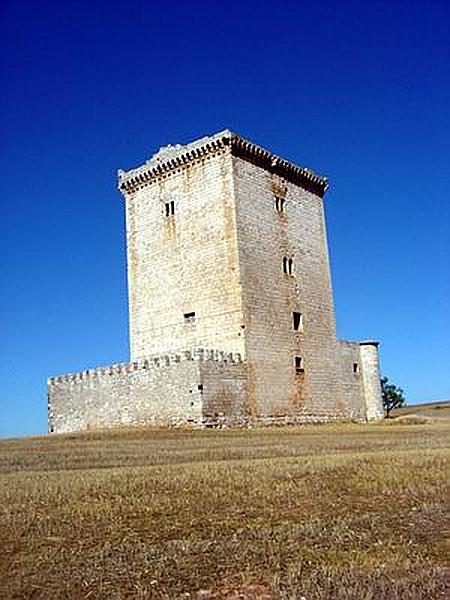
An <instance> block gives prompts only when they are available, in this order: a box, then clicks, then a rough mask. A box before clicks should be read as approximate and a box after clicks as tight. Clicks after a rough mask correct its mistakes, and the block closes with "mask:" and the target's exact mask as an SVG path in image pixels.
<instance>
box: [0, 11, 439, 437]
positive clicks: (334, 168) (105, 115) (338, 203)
mask: <svg viewBox="0 0 450 600" xmlns="http://www.w3.org/2000/svg"><path fill="white" fill-rule="evenodd" d="M449 23H450V3H449V2H448V1H447V0H442V1H439V0H434V1H433V0H431V1H429V2H425V1H421V2H417V1H414V0H408V1H407V0H404V1H397V2H396V1H392V0H391V1H388V2H375V1H370V0H369V1H368V2H361V1H357V2H350V1H345V0H343V1H340V2H338V1H336V2H332V1H328V2H322V3H320V2H312V1H310V2H301V1H297V2H287V1H279V2H264V1H259V2H253V1H246V0H241V1H240V2H237V1H233V0H228V1H226V2H225V1H223V2H214V1H212V0H209V1H205V2H201V1H195V0H190V1H181V0H180V1H179V2H175V1H173V0H167V1H165V2H159V1H158V2H156V1H145V2H137V1H133V0H130V1H128V2H114V1H108V2H105V1H102V2H98V1H92V0H91V1H89V2H88V1H84V0H80V1H78V2H76V1H73V0H64V2H61V1H58V2H49V1H47V0H40V1H39V2H37V1H33V2H23V1H21V0H13V1H12V0H4V1H3V3H2V8H1V38H2V42H1V48H0V50H1V68H2V90H1V94H0V134H1V149H0V152H1V157H0V158H1V183H0V186H1V189H0V202H1V224H0V228H1V229H0V231H1V240H0V276H1V286H2V289H1V296H0V316H1V323H0V325H1V348H0V349H1V361H0V403H1V406H0V435H2V436H9V435H24V434H33V433H40V432H44V431H46V379H47V377H48V376H50V375H55V374H60V373H64V372H68V371H69V372H70V371H77V370H81V369H85V368H88V367H92V366H97V365H101V364H108V363H110V362H119V361H126V360H127V358H128V337H127V335H128V332H127V297H126V278H125V247H124V216H123V206H122V200H121V197H120V195H119V193H118V192H117V190H116V169H118V168H125V169H127V168H130V167H133V166H136V165H138V164H140V163H142V162H143V161H144V160H145V159H146V158H148V157H149V156H150V155H151V154H152V153H153V152H154V151H155V150H156V149H157V148H158V147H159V146H161V145H165V144H167V143H176V142H181V143H183V142H187V141H190V140H192V139H194V138H196V137H199V136H202V135H204V134H207V133H212V132H215V131H217V130H220V129H222V128H225V127H229V128H231V129H234V130H236V131H238V132H239V133H241V134H242V135H244V136H248V137H249V138H251V139H252V140H253V141H255V142H257V143H259V144H261V145H263V146H265V147H267V148H269V149H271V150H273V151H275V152H276V153H278V154H281V155H282V156H284V157H287V158H289V159H291V160H293V161H295V162H298V163H300V164H301V165H304V166H309V167H311V168H313V169H314V170H316V171H318V172H319V173H323V174H326V175H327V176H328V177H329V178H330V181H331V189H330V191H329V192H328V194H327V196H326V207H327V221H328V234H329V242H330V253H331V261H332V270H333V282H334V293H335V302H336V310H337V323H338V334H339V336H340V337H343V338H347V339H363V338H368V337H370V338H376V339H379V340H380V341H381V343H382V347H381V359H382V370H383V372H384V374H386V375H388V376H389V377H390V378H392V379H393V381H394V382H395V383H397V384H399V385H401V386H402V387H404V389H405V391H406V396H407V399H408V401H409V402H410V403H414V402H419V401H428V400H433V399H442V398H450V345H449V338H450V317H449V312H450V310H449V298H450V275H449V272H450V263H449V246H450V226H449V200H450V159H449V150H450V147H449V146H450V145H449V140H450V119H449V114H450V112H449V111H450V109H449V106H450V77H449V64H450V27H449Z"/></svg>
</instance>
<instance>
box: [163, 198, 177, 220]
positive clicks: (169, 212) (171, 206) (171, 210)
mask: <svg viewBox="0 0 450 600" xmlns="http://www.w3.org/2000/svg"><path fill="white" fill-rule="evenodd" d="M164 206H165V209H166V217H173V215H174V214H175V201H174V200H171V201H170V202H166V203H165V205H164Z"/></svg>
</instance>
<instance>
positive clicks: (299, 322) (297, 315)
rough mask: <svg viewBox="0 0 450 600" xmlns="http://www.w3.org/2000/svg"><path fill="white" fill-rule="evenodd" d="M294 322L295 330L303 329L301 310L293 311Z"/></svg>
mask: <svg viewBox="0 0 450 600" xmlns="http://www.w3.org/2000/svg"><path fill="white" fill-rule="evenodd" d="M292 324H293V326H294V331H303V315H302V313H299V312H293V313H292Z"/></svg>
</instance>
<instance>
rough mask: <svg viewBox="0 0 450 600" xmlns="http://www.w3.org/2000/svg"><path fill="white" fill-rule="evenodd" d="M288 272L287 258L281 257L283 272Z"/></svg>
mask: <svg viewBox="0 0 450 600" xmlns="http://www.w3.org/2000/svg"><path fill="white" fill-rule="evenodd" d="M287 272H288V259H287V258H286V257H284V258H283V273H287Z"/></svg>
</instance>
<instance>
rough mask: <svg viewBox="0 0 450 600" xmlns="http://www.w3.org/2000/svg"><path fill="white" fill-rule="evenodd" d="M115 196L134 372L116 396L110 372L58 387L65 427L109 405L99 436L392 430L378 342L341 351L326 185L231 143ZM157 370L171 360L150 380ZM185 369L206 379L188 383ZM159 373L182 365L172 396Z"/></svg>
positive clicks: (124, 179)
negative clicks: (247, 427) (337, 422)
mask: <svg viewBox="0 0 450 600" xmlns="http://www.w3.org/2000/svg"><path fill="white" fill-rule="evenodd" d="M119 189H120V190H121V192H122V194H123V196H124V200H125V211H126V237H127V256H128V289H129V328H130V346H131V347H130V355H131V365H134V367H133V366H131V367H127V366H122V367H121V369H119V370H118V371H117V370H116V371H117V372H116V375H113V377H112V379H111V374H110V376H109V378H108V379H107V381H108V386H109V387H107V388H105V384H104V370H103V371H102V370H97V376H94V379H95V381H96V384H95V385H94V386H93V385H92V380H93V378H92V377H90V376H89V375H87V376H86V377H87V379H88V380H89V381H90V387H89V390H90V391H89V393H87V392H86V390H85V389H84V388H85V387H86V386H84V387H83V385H81V387H80V385H79V386H78V387H76V386H75V387H74V386H73V385H72V388H70V386H68V385H66V387H65V388H64V390H65V391H64V393H63V394H62V395H61V390H62V387H61V384H63V383H64V381H66V380H65V379H64V378H62V380H61V378H59V380H51V385H50V390H51V393H50V398H52V396H53V398H54V401H53V406H58V411H57V412H58V414H60V412H61V409H62V408H63V407H64V406H65V404H66V403H67V402H68V401H69V400H70V402H71V403H72V405H73V401H74V398H75V399H76V402H75V404H77V403H79V404H80V410H81V411H83V410H87V409H86V403H85V400H86V397H87V396H86V394H88V396H89V402H90V404H89V406H91V405H92V399H93V398H94V399H95V398H97V399H98V404H99V405H102V404H104V403H105V402H106V396H105V395H104V394H106V393H107V394H109V395H108V398H111V394H112V395H113V398H114V401H113V403H112V404H111V400H108V406H109V409H108V410H107V411H106V415H107V416H106V417H105V410H103V412H102V413H101V414H102V415H103V416H102V418H101V424H108V423H109V422H111V423H117V422H175V421H176V422H179V421H194V422H199V423H208V422H209V423H215V422H217V419H221V422H229V423H246V422H248V421H255V422H258V421H259V422H263V423H264V422H278V421H280V420H282V421H288V422H297V421H323V420H333V419H346V418H355V419H377V418H380V417H382V415H383V411H382V406H381V393H380V386H379V365H378V347H377V344H376V342H363V343H362V344H361V345H360V344H358V343H356V342H346V341H339V340H337V339H336V326H335V315H334V304H333V296H332V289H331V277H330V267H329V258H328V248H327V237H326V227H325V217H324V206H323V196H324V193H325V191H326V189H327V181H326V179H324V178H322V177H319V176H317V175H315V174H314V173H313V172H312V171H311V170H310V169H306V168H302V167H298V166H296V165H294V164H292V163H290V162H288V161H286V160H284V159H282V158H280V157H278V156H276V155H274V154H272V153H271V152H269V151H267V150H265V149H263V148H261V147H259V146H257V145H255V144H253V143H252V142H249V141H247V140H245V139H243V138H241V137H240V136H239V135H237V134H235V133H233V132H231V131H228V130H225V131H221V132H220V133H218V134H216V135H213V136H210V137H205V138H202V139H200V140H197V141H195V142H193V143H191V144H188V145H184V146H183V145H176V146H167V147H165V148H162V149H161V150H159V152H157V153H156V154H155V155H154V156H152V157H151V158H150V159H149V160H148V161H147V162H146V163H144V164H143V165H142V166H140V167H138V168H137V169H133V170H130V171H127V172H124V171H119ZM198 348H201V349H214V350H213V351H209V352H204V351H203V350H202V351H201V352H202V354H199V352H200V351H197V352H194V353H193V354H192V352H191V351H192V349H198ZM156 356H163V357H165V358H164V360H163V361H162V362H161V360H159V359H158V361H157V362H158V369H159V370H158V373H156V372H153V374H152V372H151V369H150V370H148V365H149V364H154V363H155V361H153V363H152V362H151V361H152V357H156ZM177 357H178V358H177ZM181 357H184V358H186V359H187V360H188V361H189V360H192V361H194V362H195V357H197V358H199V357H200V358H199V359H200V361H201V367H199V369H197V370H195V369H194V370H193V371H192V372H190V374H189V376H188V375H187V372H186V371H183V373H184V375H183V374H181V375H180V373H182V372H181V371H180V372H179V370H178V371H177V368H176V364H180V362H182V361H181ZM189 357H191V358H189ZM226 357H228V359H227V358H226ZM149 361H150V362H149ZM237 363H238V364H237ZM155 364H156V363H155ZM161 364H163V365H166V366H167V367H169V366H170V364H173V365H175V367H172V369H169V371H168V375H167V376H164V378H163V381H164V383H161V379H160V378H161V373H162V371H161ZM218 364H220V365H221V367H220V368H218ZM145 365H147V367H146V366H145ZM186 368H187V367H186ZM190 368H191V367H189V369H190ZM141 369H144V370H146V373H145V376H144V375H142V373H141V375H140V376H139V377H138V376H137V375H136V374H134V375H133V373H135V371H136V370H137V371H140V370H141ZM87 373H89V372H87ZM72 377H74V376H72ZM75 377H76V376H75ZM133 377H134V379H133ZM183 377H184V379H183ZM186 377H189V378H190V383H189V385H187V382H186ZM79 379H80V380H82V378H79ZM116 379H117V385H116V384H115V383H114V382H115V381H116ZM132 380H133V381H132ZM66 383H67V382H66ZM55 384H58V385H59V387H58V386H57V385H55ZM111 386H112V387H111ZM63 387H64V386H63ZM187 387H189V394H188V391H187ZM68 390H69V391H68ZM105 390H107V392H105ZM194 390H196V391H199V392H200V394H199V398H197V400H196V401H195V402H194V401H193V400H192V399H193V397H194V396H192V394H193V393H194ZM58 391H59V395H58ZM150 397H151V399H152V400H151V401H150V400H149V398H150ZM175 397H177V398H179V399H181V400H180V401H178V400H176V399H175ZM184 397H185V400H183V398H184ZM61 398H62V400H61ZM137 399H138V401H137ZM51 404H52V403H51ZM94 404H95V402H94ZM136 406H139V407H140V408H139V411H138V412H139V417H138V418H137V417H136V415H135V414H134V413H136V411H137V410H138V409H137V408H136ZM168 406H171V407H172V408H170V410H169V409H168V408H167V407H168ZM117 407H122V408H120V409H117V410H116V411H115V412H114V410H115V409H116V408H117ZM124 407H125V408H124ZM190 407H196V409H195V410H194V408H190ZM197 408H198V410H197ZM89 410H90V409H89ZM133 411H134V413H133ZM113 413H114V415H113ZM124 414H126V419H124V417H123V415H124ZM87 420H88V421H89V423H90V424H94V425H95V424H96V423H98V420H99V417H98V416H96V414H94V415H90V417H89V419H84V421H83V420H82V421H83V423H84V424H85V423H86V421H87ZM77 422H79V423H80V422H81V421H77ZM77 427H78V428H80V427H81V428H83V426H80V425H77Z"/></svg>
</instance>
